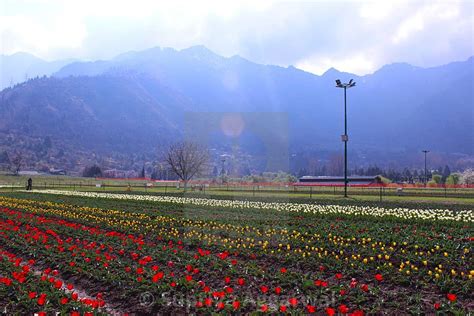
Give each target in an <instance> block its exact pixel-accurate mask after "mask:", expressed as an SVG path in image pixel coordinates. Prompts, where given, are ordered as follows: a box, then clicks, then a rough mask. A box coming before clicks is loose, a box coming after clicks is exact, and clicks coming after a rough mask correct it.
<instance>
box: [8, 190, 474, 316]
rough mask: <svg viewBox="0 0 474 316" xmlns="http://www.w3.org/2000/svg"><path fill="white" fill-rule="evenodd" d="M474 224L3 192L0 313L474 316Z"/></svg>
mask: <svg viewBox="0 0 474 316" xmlns="http://www.w3.org/2000/svg"><path fill="white" fill-rule="evenodd" d="M473 242H474V213H473V210H472V208H471V209H458V208H452V209H451V208H450V207H449V206H446V208H439V207H432V208H429V207H424V208H419V209H414V208H403V207H397V208H390V207H388V206H386V207H385V206H378V207H376V206H365V207H364V206H360V205H354V206H351V205H336V204H335V205H330V204H326V205H321V204H309V203H307V204H304V203H283V202H258V201H236V200H212V199H205V198H199V199H198V198H187V197H169V196H163V195H160V196H157V195H132V194H129V195H127V194H109V193H92V192H76V191H52V190H51V191H46V190H45V191H36V192H33V193H26V192H23V193H18V192H17V193H3V194H2V195H0V311H2V312H4V313H6V314H18V315H26V314H34V313H37V314H38V315H56V313H60V314H62V315H156V314H160V315H167V314H178V315H181V314H202V315H207V314H214V313H216V314H256V315H258V314H278V313H280V314H292V315H299V314H314V315H373V314H393V315H401V314H440V315H443V314H457V315H465V314H469V313H472V312H474V296H473V294H472V293H474V256H473V252H472V251H473V250H472V245H473Z"/></svg>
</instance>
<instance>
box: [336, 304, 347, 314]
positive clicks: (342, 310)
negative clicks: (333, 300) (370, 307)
mask: <svg viewBox="0 0 474 316" xmlns="http://www.w3.org/2000/svg"><path fill="white" fill-rule="evenodd" d="M337 309H338V310H339V312H340V313H341V314H347V313H348V312H349V308H347V306H346V305H344V304H342V305H339V307H338V308H337Z"/></svg>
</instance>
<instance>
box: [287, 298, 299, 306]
mask: <svg viewBox="0 0 474 316" xmlns="http://www.w3.org/2000/svg"><path fill="white" fill-rule="evenodd" d="M288 302H289V303H290V305H291V306H293V307H295V306H296V305H298V300H297V299H296V297H292V298H290V299H289V300H288Z"/></svg>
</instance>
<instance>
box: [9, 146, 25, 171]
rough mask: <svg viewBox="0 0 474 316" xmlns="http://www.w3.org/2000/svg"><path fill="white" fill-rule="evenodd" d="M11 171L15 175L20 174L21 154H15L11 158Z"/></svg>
mask: <svg viewBox="0 0 474 316" xmlns="http://www.w3.org/2000/svg"><path fill="white" fill-rule="evenodd" d="M10 164H11V169H12V171H13V173H14V174H15V175H18V174H19V173H20V169H21V167H22V166H23V154H22V153H21V152H17V153H15V155H14V156H13V158H12V159H11V160H10Z"/></svg>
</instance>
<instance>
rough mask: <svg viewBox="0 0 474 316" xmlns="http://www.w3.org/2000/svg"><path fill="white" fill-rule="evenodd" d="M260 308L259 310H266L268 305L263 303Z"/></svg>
mask: <svg viewBox="0 0 474 316" xmlns="http://www.w3.org/2000/svg"><path fill="white" fill-rule="evenodd" d="M260 310H261V311H262V312H266V311H268V305H267V304H263V305H262V306H260Z"/></svg>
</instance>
